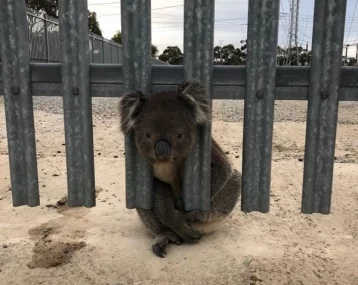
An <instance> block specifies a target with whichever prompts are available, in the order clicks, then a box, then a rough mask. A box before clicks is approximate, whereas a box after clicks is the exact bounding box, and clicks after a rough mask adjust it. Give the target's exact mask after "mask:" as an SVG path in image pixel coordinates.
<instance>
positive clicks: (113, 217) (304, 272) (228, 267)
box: [0, 99, 358, 285]
mask: <svg viewBox="0 0 358 285" xmlns="http://www.w3.org/2000/svg"><path fill="white" fill-rule="evenodd" d="M49 100H50V99H49ZM51 100H52V99H51ZM49 104H51V102H50V103H49ZM112 104H113V102H112ZM240 104H241V103H238V104H237V105H233V104H232V103H230V102H224V103H217V102H216V103H215V106H216V108H215V110H214V114H215V120H214V122H213V136H214V137H215V138H216V139H217V140H218V142H219V143H220V144H221V145H222V146H223V148H224V149H225V151H227V152H229V154H228V156H229V157H230V159H231V160H232V162H233V164H234V165H235V166H236V167H237V168H238V169H239V170H241V151H242V121H241V119H240V116H242V104H241V105H240ZM98 106H102V105H101V104H99V105H98ZM98 106H97V107H95V106H94V108H97V109H96V110H99V109H101V107H98ZM219 106H221V107H223V108H221V109H219V108H218V107H219ZM225 106H226V107H225ZM305 107H306V103H304V102H277V105H276V113H277V115H276V116H277V117H276V118H277V122H276V123H275V128H274V147H273V150H274V153H273V165H272V166H273V168H272V197H271V211H270V213H268V214H261V213H256V212H254V213H250V214H245V213H243V212H241V210H240V204H238V205H237V208H236V209H235V210H234V212H233V214H232V215H231V217H230V218H229V219H228V220H227V221H226V223H225V225H224V227H223V229H222V230H221V231H220V232H216V233H214V234H211V235H208V236H205V237H203V238H202V240H201V241H200V242H199V243H198V244H195V245H182V246H175V245H171V246H170V247H169V248H168V256H167V257H166V258H165V259H161V258H158V257H156V256H154V254H153V253H152V251H151V242H152V238H151V237H150V236H149V235H148V234H147V233H146V231H145V229H144V227H143V226H142V224H141V223H140V221H139V219H138V217H137V214H136V212H135V210H128V209H126V207H125V196H124V195H125V189H124V181H125V180H124V156H123V149H124V146H123V137H122V135H121V134H120V133H119V128H118V120H117V117H116V114H115V112H113V114H112V116H108V113H106V112H105V110H104V109H103V110H102V109H101V110H102V111H101V112H97V114H96V115H95V116H94V123H93V124H94V145H95V167H96V185H97V195H98V197H97V206H96V207H94V208H91V209H86V208H70V209H69V208H68V207H67V206H66V204H65V200H62V201H60V202H59V203H58V201H59V200H60V199H61V198H63V197H64V196H66V191H67V190H66V167H65V146H64V132H63V117H62V115H61V114H58V113H56V112H53V111H46V110H45V109H46V108H42V109H41V108H37V109H36V111H35V121H36V139H37V150H38V170H39V183H40V195H41V206H39V207H34V208H29V207H27V206H23V207H17V208H14V207H13V206H12V200H11V188H10V175H9V166H8V155H7V152H8V150H7V141H6V128H5V114H4V108H3V103H2V99H1V100H0V284H3V285H8V284H9V285H10V284H27V285H34V284H56V285H59V284H112V285H113V284H123V285H125V284H198V285H201V284H206V285H209V284H220V285H221V284H222V285H224V284H273V285H274V284H300V285H302V284H322V285H323V284H327V285H329V284H358V254H357V249H358V207H357V206H358V131H357V129H358V107H357V105H356V104H355V105H350V104H341V106H340V111H341V113H340V124H339V126H338V134H337V150H336V164H335V168H334V189H333V203H332V213H331V214H330V215H320V214H314V215H303V214H301V213H300V201H301V188H302V177H303V173H302V171H303V162H302V158H303V152H304V136H305V122H304V118H305ZM225 108H226V109H225ZM49 109H50V108H49ZM114 109H115V107H114ZM225 110H226V111H225ZM106 114H107V115H106ZM234 116H236V117H234ZM235 118H239V119H235ZM235 121H236V122H235ZM62 204H65V205H62Z"/></svg>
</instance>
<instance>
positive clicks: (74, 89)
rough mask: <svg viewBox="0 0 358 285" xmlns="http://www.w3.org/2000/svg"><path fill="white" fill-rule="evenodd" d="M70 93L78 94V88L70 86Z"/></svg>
mask: <svg viewBox="0 0 358 285" xmlns="http://www.w3.org/2000/svg"><path fill="white" fill-rule="evenodd" d="M72 94H73V95H78V94H80V90H79V89H78V87H73V88H72Z"/></svg>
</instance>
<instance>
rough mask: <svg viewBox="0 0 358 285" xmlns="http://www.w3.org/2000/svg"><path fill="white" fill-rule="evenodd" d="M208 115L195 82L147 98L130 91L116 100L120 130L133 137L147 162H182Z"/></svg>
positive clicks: (202, 93) (204, 97)
mask: <svg viewBox="0 0 358 285" xmlns="http://www.w3.org/2000/svg"><path fill="white" fill-rule="evenodd" d="M210 116H211V109H210V100H209V99H208V98H207V94H206V90H205V88H204V86H203V85H202V84H201V83H200V82H198V81H196V80H192V81H185V82H183V83H182V84H180V85H179V88H178V89H177V90H176V91H175V90H174V91H169V92H161V93H155V94H152V95H150V96H146V95H144V94H142V93H141V92H133V93H130V94H127V95H125V96H123V98H122V100H121V101H120V118H121V130H122V132H123V133H124V134H126V135H128V134H133V137H134V140H135V144H136V147H137V149H138V151H139V153H140V154H141V155H142V156H143V157H144V159H146V160H147V161H149V162H151V163H155V162H164V161H173V162H175V161H180V160H182V159H185V158H186V157H187V156H188V155H189V154H190V152H191V151H192V149H193V146H194V143H195V139H196V129H197V126H198V125H201V124H205V123H206V122H208V121H210Z"/></svg>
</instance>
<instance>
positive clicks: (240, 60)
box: [214, 44, 246, 65]
mask: <svg viewBox="0 0 358 285" xmlns="http://www.w3.org/2000/svg"><path fill="white" fill-rule="evenodd" d="M245 61H246V51H245V50H241V48H235V46H234V45H233V44H229V45H226V46H223V47H220V46H216V47H214V64H215V65H217V64H222V65H242V64H245Z"/></svg>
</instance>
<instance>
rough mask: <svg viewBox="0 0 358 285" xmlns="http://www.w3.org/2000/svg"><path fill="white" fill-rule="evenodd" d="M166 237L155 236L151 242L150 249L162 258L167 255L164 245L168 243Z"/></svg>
mask: <svg viewBox="0 0 358 285" xmlns="http://www.w3.org/2000/svg"><path fill="white" fill-rule="evenodd" d="M168 241H169V240H168V239H167V238H157V239H155V240H154V242H153V244H152V250H153V252H154V254H155V255H156V256H158V257H161V258H164V257H165V255H167V251H166V247H167V245H168Z"/></svg>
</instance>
